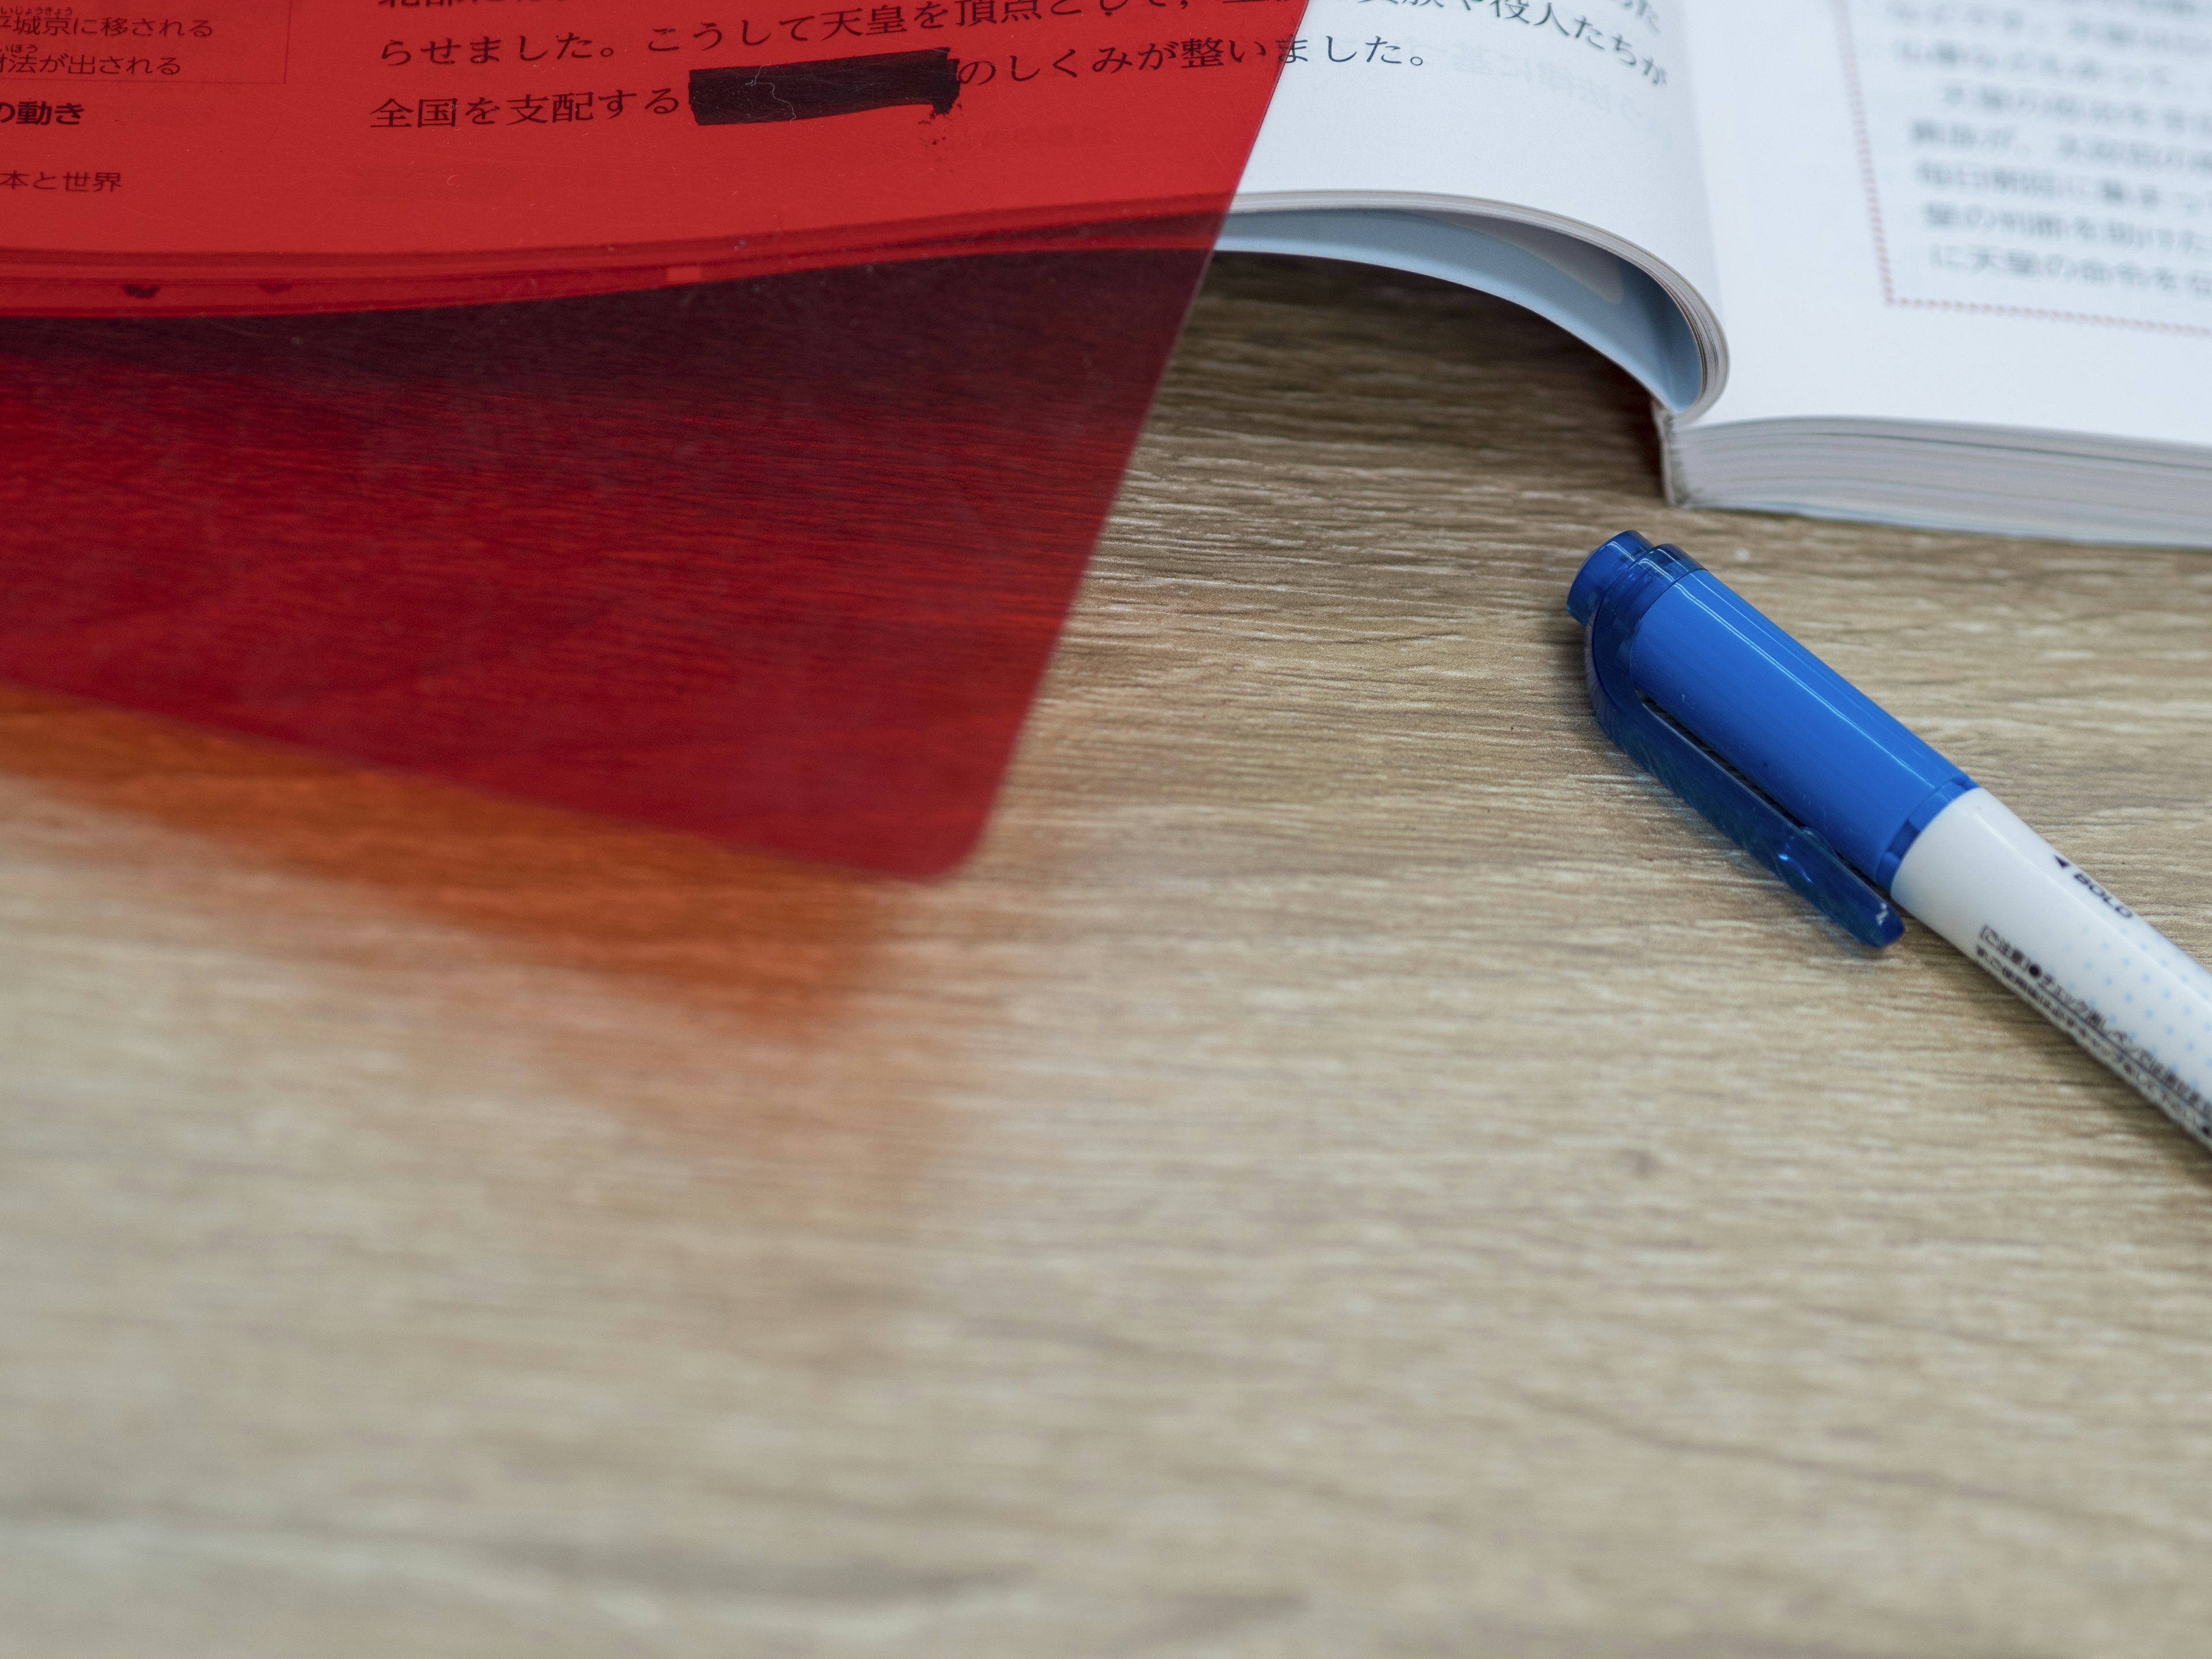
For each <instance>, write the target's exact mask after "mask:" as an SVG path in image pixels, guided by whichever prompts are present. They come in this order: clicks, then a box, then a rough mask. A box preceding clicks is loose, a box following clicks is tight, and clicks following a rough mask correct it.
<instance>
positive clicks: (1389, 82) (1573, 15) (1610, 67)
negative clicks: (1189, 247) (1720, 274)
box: [1237, 0, 1718, 309]
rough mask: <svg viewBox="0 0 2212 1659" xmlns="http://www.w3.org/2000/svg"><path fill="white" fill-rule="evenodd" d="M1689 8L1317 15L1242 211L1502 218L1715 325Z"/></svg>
mask: <svg viewBox="0 0 2212 1659" xmlns="http://www.w3.org/2000/svg"><path fill="white" fill-rule="evenodd" d="M1681 7H1682V0H1310V4H1309V5H1308V7H1307V9H1306V14H1305V21H1304V23H1302V24H1301V25H1300V26H1299V30H1298V36H1297V39H1298V43H1299V44H1298V47H1297V52H1296V53H1295V55H1294V56H1293V57H1292V58H1291V61H1289V62H1288V63H1286V64H1285V67H1284V70H1283V78H1282V81H1281V83H1280V84H1279V86H1278V88H1277V89H1276V93H1275V100H1274V102H1273V105H1272V106H1270V107H1269V109H1268V111H1267V122H1266V124H1265V125H1263V126H1262V127H1261V130H1260V138H1259V143H1257V145H1256V146H1255V148H1254V149H1253V152H1252V159H1251V162H1250V164H1249V166H1248V167H1246V169H1245V173H1244V181H1243V185H1242V187H1241V188H1240V189H1239V191H1238V192H1237V208H1238V209H1239V210H1255V209H1284V208H1328V207H1358V206H1376V205H1392V206H1398V207H1406V208H1413V209H1417V210H1418V209H1428V210H1437V211H1451V210H1455V209H1456V210H1461V211H1478V212H1479V211H1486V210H1487V211H1503V212H1504V213H1505V214H1506V215H1508V216H1514V217H1519V218H1522V219H1524V220H1527V221H1529V222H1535V223H1539V224H1545V225H1549V226H1552V227H1554V228H1560V229H1566V230H1570V231H1577V230H1579V231H1586V232H1594V233H1595V240H1599V241H1600V242H1601V243H1612V244H1614V245H1617V246H1618V247H1619V248H1620V250H1621V251H1628V250H1635V251H1638V252H1642V253H1643V254H1644V255H1645V256H1646V259H1647V260H1648V261H1656V263H1657V264H1659V265H1661V266H1662V267H1664V268H1665V270H1668V271H1670V272H1672V273H1674V275H1675V276H1677V277H1678V278H1679V279H1680V282H1681V283H1684V284H1685V285H1686V286H1687V288H1688V289H1690V290H1691V291H1692V293H1694V294H1696V295H1701V296H1702V297H1703V298H1704V300H1705V302H1706V304H1707V305H1708V306H1711V307H1714V308H1716V309H1717V306H1718V293H1717V289H1716V287H1715V284H1714V281H1713V264H1712V251H1711V238H1710V235H1709V234H1708V231H1707V228H1706V223H1705V187H1704V167H1703V163H1702V161H1701V160H1700V158H1699V154H1698V142H1697V122H1696V117H1695V114H1694V112H1693V111H1692V106H1691V88H1690V83H1689V72H1688V67H1687V62H1686V51H1685V43H1684V40H1683V38H1682V22H1681V16H1680V13H1681ZM1654 274H1655V275H1657V274H1659V273H1657V272H1655V273H1654Z"/></svg>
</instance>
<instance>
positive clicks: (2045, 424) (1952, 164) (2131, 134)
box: [1695, 0, 2212, 445]
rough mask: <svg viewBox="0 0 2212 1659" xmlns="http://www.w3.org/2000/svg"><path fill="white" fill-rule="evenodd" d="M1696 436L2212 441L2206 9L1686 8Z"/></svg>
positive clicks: (2137, 4)
mask: <svg viewBox="0 0 2212 1659" xmlns="http://www.w3.org/2000/svg"><path fill="white" fill-rule="evenodd" d="M1696 19H1697V25H1698V30H1697V34H1696V37H1695V41H1696V51H1697V53H1698V58H1697V72H1698V74H1699V88H1700V92H1701V94H1702V98H1703V101H1702V103H1701V105H1700V110H1699V113H1700V118H1701V120H1702V122H1703V125H1704V137H1705V143H1706V154H1707V156H1708V167H1709V182H1710V187H1711V214H1712V222H1713V226H1714V238H1715V242H1716V247H1717V258H1718V261H1719V264H1720V267H1721V271H1722V279H1723V282H1724V283H1727V285H1728V290H1729V314H1728V319H1727V320H1728V330H1729V346H1730V351H1731V358H1732V367H1731V380H1730V384H1729V389H1728V391H1727V392H1726V393H1725V394H1724V396H1723V398H1722V400H1721V402H1720V404H1718V405H1717V407H1716V408H1715V409H1714V410H1711V413H1710V415H1709V416H1707V418H1708V419H1710V420H1712V421H1726V420H1748V419H1765V418H1786V417H1799V418H1804V417H1827V418H1837V419H1861V420H1891V421H1914V422H1940V423H1960V424H1973V425H1980V426H1987V427H1997V428H2014V429H2025V430H2041V431H2045V432H2057V433H2073V434H2080V435H2084V436H2086V437H2089V438H2101V439H2107V440H2117V441H2134V442H2145V443H2153V444H2164V445H2200V444H2212V409H2209V408H2208V404H2207V400H2205V399H2204V398H2203V397H2202V396H2201V393H2200V392H2199V388H2200V387H2201V386H2202V385H2203V380H2204V377H2205V376H2206V374H2208V373H2212V3H2208V0H1699V4H1698V6H1697V9H1696Z"/></svg>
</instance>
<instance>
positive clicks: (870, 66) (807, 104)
mask: <svg viewBox="0 0 2212 1659" xmlns="http://www.w3.org/2000/svg"><path fill="white" fill-rule="evenodd" d="M959 97H960V64H959V62H958V60H957V59H956V58H954V57H953V56H952V54H951V52H950V51H949V50H948V49H946V48H945V47H943V46H937V47H933V48H932V49H931V50H929V51H927V52H883V53H880V54H878V55H877V56H874V57H870V58H821V59H818V60H817V61H816V62H813V63H808V64H756V65H750V66H749V65H744V64H738V65H733V66H732V67H731V68H728V69H704V70H692V71H691V116H692V118H693V119H694V120H696V122H698V124H699V125H701V126H702V127H721V126H735V125H740V124H742V123H747V122H755V121H812V120H816V119H818V118H821V117H823V116H825V115H857V114H859V113H860V112H862V111H863V110H871V109H890V108H894V107H896V106H899V105H901V104H927V105H928V106H929V107H930V110H931V112H933V113H934V114H938V115H944V114H946V113H948V112H950V111H951V108H952V106H953V104H954V103H955V102H957V100H958V99H959Z"/></svg>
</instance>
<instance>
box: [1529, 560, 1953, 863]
mask: <svg viewBox="0 0 2212 1659" xmlns="http://www.w3.org/2000/svg"><path fill="white" fill-rule="evenodd" d="M1567 609H1568V611H1570V612H1571V613H1572V614H1573V616H1574V617H1575V619H1576V620H1577V622H1580V623H1583V624H1584V625H1585V626H1589V625H1591V624H1592V623H1594V622H1595V621H1597V620H1598V619H1599V618H1600V617H1601V616H1602V617H1605V619H1606V620H1607V622H1608V623H1610V624H1611V625H1612V628H1611V630H1610V631H1611V632H1613V634H1615V635H1617V636H1618V637H1620V639H1621V640H1622V641H1624V642H1625V644H1626V657H1627V661H1626V668H1627V678H1628V681H1629V684H1631V685H1632V687H1633V690H1634V692H1635V694H1636V695H1637V696H1639V697H1640V698H1641V699H1643V700H1644V702H1647V703H1649V704H1650V707H1651V708H1656V710H1658V711H1659V712H1660V713H1661V714H1664V715H1665V716H1666V717H1667V719H1668V720H1670V721H1672V722H1673V723H1674V725H1676V726H1680V728H1681V729H1682V730H1683V731H1685V732H1688V733H1689V734H1690V735H1691V736H1692V737H1693V738H1696V739H1697V741H1698V742H1699V744H1702V745H1704V746H1705V748H1706V749H1708V750H1711V752H1712V753H1713V754H1714V755H1716V756H1717V757H1719V758H1720V759H1721V760H1722V761H1723V762H1725V763H1726V764H1727V765H1728V766H1729V768H1730V769H1733V770H1734V771H1735V772H1736V773H1737V774H1739V775H1741V776H1742V777H1743V778H1745V779H1747V780H1748V781H1750V782H1751V783H1752V784H1753V786H1755V787H1756V788H1757V789H1758V790H1759V792H1760V793H1762V794H1764V795H1765V796H1766V797H1767V798H1768V799H1770V800H1771V801H1772V802H1773V803H1774V804H1775V805H1778V806H1779V807H1780V808H1781V809H1782V811H1784V812H1785V813H1786V814H1788V815H1789V817H1790V818H1792V819H1794V820H1796V823H1799V824H1802V826H1804V827H1805V828H1806V829H1809V830H1811V831H1812V832H1813V833H1814V835H1816V836H1819V837H1820V840H1821V841H1822V842H1825V843H1826V845H1827V846H1828V847H1830V848H1833V849H1834V850H1835V852H1836V853H1837V854H1839V855H1840V856H1841V857H1842V858H1843V859H1844V861H1845V862H1847V863H1848V864H1850V865H1851V866H1853V867H1854V868H1856V869H1857V871H1858V872H1860V873H1861V874H1863V875H1864V876H1865V877H1867V878H1869V880H1871V881H1872V882H1873V883H1874V884H1875V886H1876V887H1878V888H1880V889H1881V890H1883V891H1884V892H1887V890H1888V889H1889V884H1890V882H1891V880H1892V878H1894V877H1895V875H1896V874H1897V866H1898V865H1899V863H1900V862H1901V861H1902V860H1904V857H1905V850H1906V849H1907V848H1910V847H1911V845H1912V843H1913V841H1914V840H1915V839H1916V838H1917V836H1918V835H1919V834H1920V832H1921V830H1923V829H1925V828H1927V826H1928V825H1929V823H1931V822H1932V821H1933V820H1934V818H1935V817H1936V814H1937V813H1938V812H1940V811H1942V810H1943V808H1944V807H1946V806H1948V805H1950V804H1951V802H1952V801H1954V800H1955V799H1958V798H1959V797H1960V795H1963V794H1965V793H1966V792H1967V791H1968V790H1970V789H1972V788H1973V787H1975V785H1974V781H1973V780H1972V778H1970V777H1968V776H1967V775H1966V774H1965V773H1964V772H1962V771H1960V769H1958V768H1957V767H1956V766H1954V765H1953V764H1952V763H1950V762H1949V761H1948V760H1947V759H1945V758H1944V757H1943V756H1942V755H1941V754H1939V753H1937V752H1936V750H1934V749H1933V748H1931V747H1929V745H1928V744H1925V743H1923V742H1922V741H1921V740H1920V739H1919V738H1917V737H1915V736H1913V734H1912V733H1911V732H1909V731H1907V730H1906V729H1905V726H1903V725H1901V724H1900V723H1899V721H1898V720H1895V719H1893V718H1892V717H1891V716H1890V715H1889V714H1887V713H1885V712H1884V711H1883V710H1882V708H1881V707H1880V705H1878V704H1877V703H1875V701H1874V700H1873V699H1872V698H1870V697H1869V696H1866V694H1865V693H1863V691H1861V690H1858V689H1857V687H1856V686H1854V685H1852V684H1851V683H1850V681H1848V680H1846V679H1845V678H1844V677H1843V676H1842V675H1840V674H1838V673H1837V672H1836V671H1835V670H1834V669H1832V668H1831V667H1829V666H1828V665H1826V663H1824V662H1822V661H1821V660H1820V659H1819V658H1818V657H1816V656H1814V654H1813V653H1811V652H1809V651H1808V650H1807V649H1806V648H1805V647H1803V646H1802V645H1800V644H1798V643H1797V641H1795V640H1793V639H1791V638H1790V635H1787V634H1785V633H1784V632H1783V631H1782V630H1781V629H1779V628H1777V627H1776V626H1775V625H1774V624H1773V623H1771V622H1769V621H1768V620H1767V619H1766V618H1765V617H1763V616H1761V615H1760V614H1759V612H1758V611H1755V610H1753V608H1752V607H1751V606H1750V605H1747V604H1746V603H1745V602H1744V601H1743V599H1741V597H1740V596H1738V595H1737V594H1736V593H1735V592H1733V591H1732V590H1731V589H1729V586H1727V585H1726V584H1725V583H1723V582H1722V581H1721V580H1719V579H1718V578H1717V577H1716V576H1714V575H1713V574H1712V573H1711V571H1709V570H1707V569H1706V568H1705V567H1704V566H1702V565H1700V564H1699V562H1697V561H1696V560H1695V559H1692V558H1691V557H1690V556H1689V555H1687V554H1686V553H1684V552H1683V551H1682V550H1680V548H1674V547H1655V546H1653V545H1652V544H1651V543H1650V542H1648V541H1646V540H1645V539H1644V538H1643V537H1641V536H1639V535H1637V534H1636V533H1635V532H1632V531H1631V532H1625V533H1623V534H1621V535H1619V536H1616V537H1614V538H1613V539H1612V540H1611V541H1609V542H1607V543H1606V544H1605V545H1604V546H1602V547H1601V548H1599V549H1598V550H1597V551H1596V552H1595V553H1593V554H1591V555H1590V556H1589V559H1588V560H1587V561H1586V562H1584V563H1583V568H1582V569H1581V571H1580V572H1579V573H1577V575H1576V577H1575V580H1574V585H1573V586H1572V587H1571V588H1570V589H1569V591H1568V594H1567Z"/></svg>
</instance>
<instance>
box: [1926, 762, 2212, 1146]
mask: <svg viewBox="0 0 2212 1659" xmlns="http://www.w3.org/2000/svg"><path fill="white" fill-rule="evenodd" d="M1890 896H1891V897H1892V898H1893V899H1895V900H1896V901H1897V902H1898V903H1899V904H1901V905H1902V906H1904V907H1905V909H1907V910H1908V911H1910V912H1911V914H1912V915H1916V916H1917V917H1918V918H1919V919H1920V920H1921V921H1923V922H1925V923H1927V924H1928V926H1929V927H1932V928H1934V929H1935V930H1936V932H1937V933H1941V934H1942V936H1943V937H1944V938H1945V939H1948V940H1950V941H1951V943H1952V944H1954V945H1957V946H1958V947H1959V949H1960V950H1961V951H1965V952H1966V955H1968V956H1970V957H1972V958H1973V959H1974V960H1975V961H1976V962H1978V963H1981V964H1982V966H1983V967H1984V968H1986V969H1989V971H1990V973H1991V974H1993V975H1996V978H1997V979H1998V980H1999V981H2001V982H2002V983H2003V984H2004V985H2005V986H2007V987H2009V988H2010V989H2011V990H2013V991H2015V992H2017V993H2018V994H2020V996H2021V998H2022V999H2023V1000H2026V1001H2027V1002H2028V1003H2030V1004H2032V1005H2033V1006H2035V1007H2036V1008H2037V1009H2039V1010H2040V1011H2041V1012H2042V1013H2043V1015H2044V1016H2045V1018H2047V1019H2049V1020H2050V1021H2051V1024H2054V1025H2056V1026H2057V1027H2058V1029H2059V1030H2062V1031H2064V1032H2065V1033H2066V1034H2067V1035H2068V1036H2070V1037H2072V1038H2073V1039H2074V1040H2075V1042H2079V1043H2080V1044H2081V1046H2082V1047H2083V1048H2087V1050H2088V1051H2089V1052H2090V1053H2091V1054H2094V1055H2096V1057H2097V1058H2098V1059H2099V1060H2102V1061H2104V1062H2105V1064H2106V1065H2107V1066H2111V1067H2112V1070H2113V1071H2115V1072H2117V1073H2118V1074H2119V1075H2120V1076H2121V1077H2122V1078H2124V1079H2126V1080H2127V1081H2128V1082H2129V1083H2130V1084H2132V1085H2135V1087H2136V1089H2137V1090H2138V1091H2140V1092H2141V1093H2142V1095H2143V1097H2145V1098H2146V1099H2148V1100H2149V1101H2150V1102H2151V1103H2152V1104H2153V1105H2154V1106H2156V1107H2158V1108H2159V1109H2160V1110H2161V1111H2163V1112H2165V1113H2166V1115H2167V1116H2169V1117H2171V1118H2172V1119H2173V1121H2175V1122H2177V1123H2179V1124H2180V1125H2181V1127H2183V1128H2185V1129H2186V1130H2188V1131H2189V1132H2190V1133H2191V1134H2193V1135H2195V1136H2196V1137H2197V1139H2199V1140H2202V1141H2203V1142H2205V1143H2206V1144H2207V1145H2212V973H2208V972H2207V971H2206V970H2205V969H2204V967H2203V964H2202V963H2198V962H2197V960H2196V959H2195V958H2194V957H2191V956H2190V955H2189V954H2188V953H2187V952H2186V951H2183V950H2182V949H2181V947H2180V946H2179V945H2176V944H2174V943H2173V941H2172V940H2171V939H2167V938H2166V935H2165V934H2163V933H2160V932H2159V931H2158V929H2157V928H2155V927H2152V926H2151V925H2150V924H2149V923H2148V922H2147V921H2144V920H2143V919H2142V917H2141V916H2139V915H2136V913H2135V912H2134V911H2132V910H2130V909H2129V908H2127V906H2125V905H2124V904H2122V903H2121V902H2119V901H2118V899H2116V898H2114V897H2113V896H2112V895H2111V894H2110V893H2108V892H2106V890H2104V889H2103V888H2102V887H2100V886H2099V885H2098V884H2096V883H2095V882H2093V881H2092V880H2091V879H2090V878H2088V876H2087V875H2086V874H2085V873H2083V872H2082V871H2081V870H2080V869H2079V868H2077V867H2076V866H2075V865H2074V864H2073V863H2072V862H2071V861H2070V860H2068V859H2065V858H2063V857H2062V856H2061V855H2060V854H2059V853H2058V852H2057V849H2056V848H2053V847H2052V846H2051V843H2050V842H2047V841H2045V840H2044V839H2043V837H2042V836H2039V835H2037V834H2036V833H2035V831H2034V830H2033V829H2029V828H2028V827H2027V825H2026V824H2025V823H2021V821H2020V819H2019V818H2017V817H2015V816H2014V815H2013V813H2012V811H2011V810H2010V809H2009V808H2008V807H2007V806H2006V805H2005V804H2004V803H2003V802H2002V801H2001V800H1999V799H1996V796H1994V795H1992V794H1990V792H1989V791H1988V790H1986V789H1975V790H1972V791H1970V792H1969V793H1966V794H1964V795H1961V796H1960V797H1959V799H1957V800H1955V801H1954V802H1952V803H1951V805H1948V806H1947V807H1945V808H1944V809H1943V811H1942V812H1940V813H1939V814H1937V815H1936V820H1935V822H1934V823H1930V824H1929V826H1928V827H1927V829H1923V831H1921V833H1920V836H1919V839H1918V840H1917V841H1915V842H1913V843H1912V846H1911V848H1910V849H1909V850H1908V851H1907V852H1906V853H1905V861H1904V862H1903V863H1902V864H1900V865H1899V866H1898V871H1897V876H1896V878H1895V879H1894V880H1893V881H1892V882H1891V884H1890Z"/></svg>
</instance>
